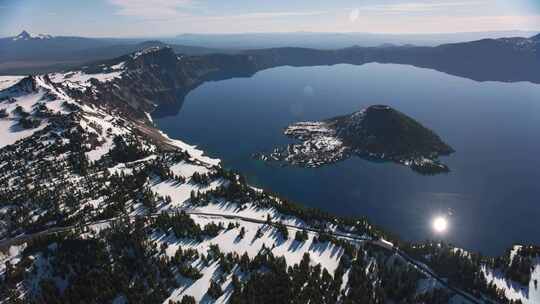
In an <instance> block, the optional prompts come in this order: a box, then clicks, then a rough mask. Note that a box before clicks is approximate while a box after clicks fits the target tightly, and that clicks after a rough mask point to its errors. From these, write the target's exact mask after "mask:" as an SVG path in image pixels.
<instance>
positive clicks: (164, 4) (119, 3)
mask: <svg viewBox="0 0 540 304" xmlns="http://www.w3.org/2000/svg"><path fill="white" fill-rule="evenodd" d="M109 3H111V4H112V5H114V6H116V7H117V8H118V11H116V14H117V15H122V16H131V17H140V18H144V19H155V18H157V19H159V18H175V17H181V16H185V15H186V12H185V11H186V10H188V9H192V8H194V7H196V5H197V3H196V1H195V0H109Z"/></svg>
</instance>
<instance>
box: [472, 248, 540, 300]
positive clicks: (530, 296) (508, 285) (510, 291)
mask: <svg viewBox="0 0 540 304" xmlns="http://www.w3.org/2000/svg"><path fill="white" fill-rule="evenodd" d="M482 271H483V272H484V275H485V276H486V279H487V281H488V282H491V281H493V282H494V283H495V285H496V286H497V288H502V289H503V290H504V294H505V295H506V297H507V298H508V299H510V300H521V302H522V303H523V304H538V303H540V258H537V259H536V263H535V266H534V270H533V271H532V274H531V281H530V283H529V286H522V285H521V284H518V283H516V282H512V281H511V280H508V279H506V278H505V277H504V275H503V274H502V273H500V272H499V271H493V270H491V269H487V268H485V267H484V268H483V269H482ZM535 280H536V282H538V286H537V285H535V283H534V282H535Z"/></svg>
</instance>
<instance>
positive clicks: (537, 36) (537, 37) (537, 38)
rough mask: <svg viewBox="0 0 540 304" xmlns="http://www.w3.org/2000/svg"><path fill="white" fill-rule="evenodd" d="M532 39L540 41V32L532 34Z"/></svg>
mask: <svg viewBox="0 0 540 304" xmlns="http://www.w3.org/2000/svg"><path fill="white" fill-rule="evenodd" d="M531 40H534V41H540V34H538V35H536V36H532V37H531Z"/></svg>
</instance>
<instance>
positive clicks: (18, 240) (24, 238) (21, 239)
mask: <svg viewBox="0 0 540 304" xmlns="http://www.w3.org/2000/svg"><path fill="white" fill-rule="evenodd" d="M177 212H185V213H186V214H189V215H195V216H206V217H215V218H225V219H231V220H241V221H245V222H251V223H256V224H263V225H265V224H268V222H267V221H266V220H261V219H256V218H251V217H245V216H239V215H234V214H219V213H209V212H199V211H196V210H193V209H183V208H182V209H176V210H171V211H167V213H169V214H171V213H177ZM162 213H163V212H160V213H153V214H148V215H132V216H120V217H114V218H110V219H106V220H101V221H96V222H91V223H87V224H84V225H73V226H67V227H53V228H50V229H47V230H43V231H40V232H36V233H32V234H27V235H20V236H17V237H15V238H11V239H6V240H2V241H0V251H4V252H6V251H7V250H8V249H9V247H10V246H13V245H20V244H22V243H25V242H28V241H30V240H33V239H36V238H39V237H42V236H48V235H54V234H58V233H64V232H69V231H73V230H75V229H78V228H79V229H80V228H85V227H91V226H97V225H101V224H108V223H111V222H114V221H117V220H120V219H130V220H131V219H138V218H152V217H157V216H159V215H160V214H162ZM277 223H278V222H274V221H273V222H271V223H270V224H271V225H273V226H275V225H276V224H277ZM283 225H285V226H286V227H287V228H291V229H294V230H306V231H310V232H315V233H321V232H325V233H328V234H330V235H332V236H334V237H338V238H342V239H349V240H355V241H361V242H368V243H370V244H371V245H374V246H377V247H379V248H383V249H385V250H389V251H392V252H394V253H395V254H397V255H399V256H400V257H401V258H403V259H404V260H405V261H407V262H408V263H410V264H412V265H413V266H414V267H416V268H417V269H418V270H420V271H421V272H423V273H424V274H426V275H428V276H431V277H432V278H434V279H435V280H437V282H439V283H440V284H441V285H442V286H444V287H446V288H447V289H449V290H451V291H452V292H454V293H456V294H458V295H460V296H462V297H463V298H465V299H466V300H468V301H469V302H471V303H475V304H485V303H494V304H496V302H493V301H491V300H488V299H482V300H480V299H477V298H475V297H474V296H472V295H470V294H469V293H467V292H464V291H462V290H460V289H458V288H455V287H453V286H451V285H450V284H449V283H448V282H447V281H446V280H445V279H444V278H442V277H440V276H438V275H437V274H436V273H434V272H433V271H432V270H431V269H430V268H429V267H427V266H426V265H425V264H423V263H421V262H418V261H416V260H415V259H413V258H411V257H410V256H409V255H408V254H407V253H405V252H403V251H402V250H401V249H399V248H397V247H395V246H393V245H392V244H391V243H389V242H386V241H384V240H378V239H373V238H370V237H366V236H358V235H353V234H347V233H339V232H332V231H323V230H321V229H316V228H310V227H301V226H295V225H290V224H283Z"/></svg>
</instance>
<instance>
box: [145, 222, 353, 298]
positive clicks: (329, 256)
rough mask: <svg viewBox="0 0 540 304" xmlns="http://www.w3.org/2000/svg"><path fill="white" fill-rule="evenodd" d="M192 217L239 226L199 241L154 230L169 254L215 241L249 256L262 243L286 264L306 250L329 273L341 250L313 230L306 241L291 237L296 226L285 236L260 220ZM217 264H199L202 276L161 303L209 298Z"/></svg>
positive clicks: (224, 249)
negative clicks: (242, 232)
mask: <svg viewBox="0 0 540 304" xmlns="http://www.w3.org/2000/svg"><path fill="white" fill-rule="evenodd" d="M192 218H193V219H194V220H195V222H196V223H197V224H199V225H201V226H204V225H206V224H208V223H210V222H215V223H219V222H221V223H223V225H224V226H225V227H227V225H228V224H229V223H233V224H235V223H239V224H240V227H239V228H234V229H231V230H223V231H222V232H221V233H220V234H219V235H218V236H217V237H215V238H210V239H205V240H203V241H202V242H200V243H194V242H193V241H192V240H190V239H177V238H176V237H174V236H173V235H164V234H159V235H158V234H156V235H155V240H156V242H157V243H158V247H159V246H161V244H166V245H167V249H166V254H167V255H168V256H171V257H172V256H174V254H175V253H176V251H177V250H178V248H179V247H180V246H181V247H182V248H183V249H184V248H193V249H196V250H197V251H198V252H199V253H204V254H206V252H207V251H208V249H209V248H210V245H212V244H218V245H219V248H220V250H221V252H224V253H228V252H233V253H234V252H236V253H238V254H240V255H241V254H243V253H244V252H246V253H247V254H248V255H249V257H250V258H253V257H255V256H256V255H257V253H259V251H260V250H261V248H262V247H263V245H264V246H266V248H268V249H270V250H271V251H272V253H273V254H274V255H275V256H284V257H285V258H286V260H287V264H289V265H293V264H297V263H299V262H300V261H301V260H302V257H303V255H304V253H309V255H310V258H311V261H312V263H313V265H316V264H321V266H322V267H323V268H326V269H327V270H328V271H329V272H330V273H331V274H332V273H333V272H334V271H335V269H336V267H337V265H338V263H339V260H340V258H341V256H342V254H343V249H342V248H340V247H336V246H335V245H333V244H331V243H328V242H326V243H314V242H313V237H314V236H315V234H314V233H311V232H310V233H308V235H309V239H308V240H307V241H306V242H303V243H301V242H298V241H295V240H294V233H296V230H295V229H289V238H288V239H287V240H284V239H283V238H282V237H281V234H280V233H279V232H278V231H277V229H276V228H274V227H270V226H267V225H263V224H256V223H250V222H243V221H237V220H229V219H224V218H222V217H219V218H213V217H209V216H192ZM242 227H244V229H245V236H244V237H243V238H240V237H239V231H240V229H241V228H242ZM259 228H261V230H262V232H263V236H262V237H260V238H255V234H256V233H257V230H258V229H259ZM192 265H193V266H195V267H201V261H200V260H197V261H195V262H194V263H193V264H192ZM218 266H219V264H218V263H217V262H216V263H213V264H210V265H209V266H207V267H201V268H202V269H201V272H202V274H203V277H202V278H201V279H199V280H197V281H195V282H193V283H192V284H188V286H187V287H186V286H182V287H180V288H178V289H177V290H175V291H174V292H173V293H172V294H171V296H170V297H169V299H167V300H166V301H165V302H164V303H168V301H169V300H174V301H180V300H181V299H182V296H184V295H191V296H193V297H195V299H196V300H197V301H198V302H205V301H208V300H209V299H208V298H207V297H205V295H206V292H207V290H208V287H209V285H210V280H211V279H215V278H216V277H217V276H218V275H219V274H220V272H219V270H218ZM229 284H230V276H229V277H228V278H227V280H226V281H225V283H224V284H223V285H222V288H223V290H225V291H227V289H230V288H229V287H230V286H229ZM228 296H230V294H229V293H227V292H225V293H224V295H223V296H221V297H220V298H219V299H218V300H217V301H216V303H225V302H226V299H227V298H228Z"/></svg>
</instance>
